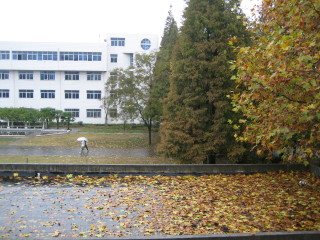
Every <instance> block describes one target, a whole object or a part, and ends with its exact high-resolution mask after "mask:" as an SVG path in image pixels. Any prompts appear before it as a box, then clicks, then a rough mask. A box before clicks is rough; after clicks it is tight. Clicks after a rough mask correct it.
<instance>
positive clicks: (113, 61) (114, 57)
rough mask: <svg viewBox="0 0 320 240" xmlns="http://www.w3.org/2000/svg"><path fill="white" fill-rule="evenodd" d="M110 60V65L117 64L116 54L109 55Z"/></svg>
mask: <svg viewBox="0 0 320 240" xmlns="http://www.w3.org/2000/svg"><path fill="white" fill-rule="evenodd" d="M110 58H111V62H112V63H116V62H118V54H111V55H110Z"/></svg>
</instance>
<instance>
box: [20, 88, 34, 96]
mask: <svg viewBox="0 0 320 240" xmlns="http://www.w3.org/2000/svg"><path fill="white" fill-rule="evenodd" d="M19 98H33V90H28V89H22V90H19Z"/></svg>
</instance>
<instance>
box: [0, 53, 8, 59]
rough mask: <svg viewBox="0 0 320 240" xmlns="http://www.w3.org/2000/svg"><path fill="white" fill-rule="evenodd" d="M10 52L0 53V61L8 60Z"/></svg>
mask: <svg viewBox="0 0 320 240" xmlns="http://www.w3.org/2000/svg"><path fill="white" fill-rule="evenodd" d="M9 59H10V51H0V60H9Z"/></svg>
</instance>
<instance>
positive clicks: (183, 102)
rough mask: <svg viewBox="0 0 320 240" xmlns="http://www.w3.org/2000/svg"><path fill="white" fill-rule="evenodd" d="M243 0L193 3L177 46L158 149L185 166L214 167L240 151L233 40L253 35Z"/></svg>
mask: <svg viewBox="0 0 320 240" xmlns="http://www.w3.org/2000/svg"><path fill="white" fill-rule="evenodd" d="M238 6H239V1H238V0H230V1H225V0H190V1H189V3H188V7H187V8H186V10H185V13H184V19H185V20H184V25H183V27H182V28H181V33H180V34H179V37H178V40H177V43H176V45H175V49H174V53H173V59H172V72H171V75H170V90H169V93H168V97H167V99H166V101H165V106H164V114H163V120H164V121H163V123H162V125H161V129H160V136H161V143H160V144H159V148H158V149H159V151H160V152H163V153H165V154H166V155H167V156H169V157H173V158H176V159H180V160H181V161H182V162H184V163H215V159H216V157H217V156H221V155H222V156H223V157H230V156H231V155H236V154H237V153H239V152H241V148H239V145H237V143H236V142H235V140H234V138H233V131H232V129H231V127H230V125H229V124H228V119H232V118H233V116H232V111H231V104H230V101H229V99H227V97H226V96H227V95H228V94H229V92H230V91H231V89H232V88H233V86H232V81H231V80H230V78H231V76H232V71H231V70H230V66H229V61H230V60H233V59H234V58H235V53H234V52H233V50H232V47H231V46H230V45H229V44H228V42H229V41H230V40H232V41H237V43H238V44H240V45H241V44H243V43H244V42H246V41H248V39H249V34H248V33H247V32H246V29H245V26H244V25H243V22H242V15H241V14H242V13H241V10H240V9H239V8H238Z"/></svg>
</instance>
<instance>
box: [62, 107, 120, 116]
mask: <svg viewBox="0 0 320 240" xmlns="http://www.w3.org/2000/svg"><path fill="white" fill-rule="evenodd" d="M64 111H65V112H69V113H71V116H72V117H74V118H77V117H79V116H80V109H79V108H66V109H64ZM108 114H109V116H110V117H112V118H114V117H116V116H117V109H109V112H108ZM86 116H87V118H101V109H86Z"/></svg>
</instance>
